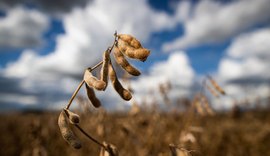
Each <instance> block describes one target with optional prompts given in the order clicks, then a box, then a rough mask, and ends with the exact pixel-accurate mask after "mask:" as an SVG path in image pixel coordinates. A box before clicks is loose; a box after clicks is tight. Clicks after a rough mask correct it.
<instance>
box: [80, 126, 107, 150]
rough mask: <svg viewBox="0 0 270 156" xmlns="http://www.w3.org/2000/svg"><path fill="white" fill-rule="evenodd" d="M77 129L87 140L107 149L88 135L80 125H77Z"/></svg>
mask: <svg viewBox="0 0 270 156" xmlns="http://www.w3.org/2000/svg"><path fill="white" fill-rule="evenodd" d="M75 127H76V128H78V129H79V130H80V131H81V132H82V133H83V134H84V135H85V136H86V137H87V138H89V139H90V140H92V141H93V142H95V143H96V144H98V145H99V146H101V147H103V148H104V149H107V148H106V147H105V146H104V145H103V144H102V143H100V142H99V141H97V140H96V139H94V138H93V137H91V136H90V135H89V134H87V133H86V132H85V131H84V130H83V129H82V128H81V127H80V126H79V125H77V124H75Z"/></svg>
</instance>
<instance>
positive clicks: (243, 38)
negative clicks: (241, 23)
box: [218, 28, 270, 104]
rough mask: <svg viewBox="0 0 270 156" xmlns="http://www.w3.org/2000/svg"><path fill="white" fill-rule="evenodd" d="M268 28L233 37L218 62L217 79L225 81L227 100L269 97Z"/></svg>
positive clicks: (253, 99)
mask: <svg viewBox="0 0 270 156" xmlns="http://www.w3.org/2000/svg"><path fill="white" fill-rule="evenodd" d="M269 41H270V29H269V28H263V29H259V30H256V31H253V32H250V33H246V34H242V35H239V36H238V37H236V38H235V39H234V40H233V42H232V43H231V45H230V46H229V47H228V48H227V50H226V54H227V55H226V56H225V57H224V58H223V59H222V60H221V61H220V64H219V69H218V77H219V79H220V80H221V81H223V82H224V84H225V86H224V88H225V90H226V92H227V93H228V97H227V98H228V99H227V101H230V102H231V104H232V103H233V102H234V99H236V100H238V101H241V100H242V101H243V100H246V99H247V100H248V101H250V102H251V103H252V102H255V101H256V99H257V98H266V97H267V96H269V94H270V90H269V83H270V74H269V73H268V72H267V71H268V70H269V68H270V62H269V58H270V53H269V51H268V50H269V49H270V44H269Z"/></svg>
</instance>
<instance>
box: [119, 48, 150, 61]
mask: <svg viewBox="0 0 270 156" xmlns="http://www.w3.org/2000/svg"><path fill="white" fill-rule="evenodd" d="M123 53H124V54H125V55H127V56H128V57H130V58H133V59H137V60H140V61H142V62H144V61H145V60H146V59H147V57H148V56H149V54H150V50H148V49H145V48H140V49H134V48H132V47H127V48H126V50H125V51H123Z"/></svg>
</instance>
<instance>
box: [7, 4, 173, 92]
mask: <svg viewBox="0 0 270 156" xmlns="http://www.w3.org/2000/svg"><path fill="white" fill-rule="evenodd" d="M172 19H173V17H171V16H170V15H168V14H166V13H164V12H157V11H155V10H153V9H152V8H151V7H150V6H149V4H148V2H147V1H146V0H140V1H137V0H133V1H122V0H117V1H114V2H113V3H112V2H110V1H108V0H96V1H93V2H91V3H89V4H88V5H87V6H86V7H85V8H75V9H74V10H73V11H72V12H71V13H69V14H66V15H64V16H63V26H64V29H65V34H63V35H59V36H58V37H57V41H56V47H55V50H54V51H53V52H52V53H49V54H48V55H45V56H40V55H38V54H35V52H33V51H29V50H25V51H24V52H23V54H22V55H21V57H20V58H19V59H18V60H17V61H16V62H12V63H9V64H8V65H7V67H6V68H5V69H4V75H5V76H7V77H16V78H19V79H23V80H22V81H21V83H23V82H24V84H27V85H23V86H24V88H25V90H27V89H28V90H29V89H30V88H32V89H37V88H38V89H42V88H43V89H45V90H50V88H53V86H54V85H56V84H57V88H65V90H67V91H69V93H71V91H72V90H73V89H75V87H74V86H76V83H77V81H75V80H74V79H75V78H80V77H81V76H82V74H83V71H84V69H85V68H87V67H89V66H93V65H94V64H95V63H97V62H98V61H100V60H101V59H102V53H103V51H105V50H106V49H107V47H108V46H110V44H111V43H112V42H113V38H114V37H113V33H114V31H115V30H117V31H118V32H119V33H127V34H132V35H134V36H135V37H136V38H138V39H139V40H140V41H141V42H142V44H143V45H144V43H145V42H146V41H148V40H149V37H150V35H151V33H153V32H155V31H161V30H165V29H170V28H172V27H173V26H174V25H175V23H174V22H171V21H172ZM153 53H154V52H153ZM71 80H74V81H71ZM62 81H65V82H62ZM25 82H27V83H25ZM31 82H32V83H31ZM66 82H70V84H68V85H67V83H66ZM74 84H75V85H74ZM61 85H64V86H61ZM55 87H56V86H54V88H55ZM71 87H72V89H71ZM57 91H58V90H57ZM55 92H56V91H55ZM59 92H61V90H60V89H59ZM116 96H117V95H116ZM108 97H110V96H108Z"/></svg>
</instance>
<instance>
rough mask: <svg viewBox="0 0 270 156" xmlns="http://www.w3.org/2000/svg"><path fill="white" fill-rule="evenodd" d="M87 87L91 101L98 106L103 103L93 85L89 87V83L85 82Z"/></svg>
mask: <svg viewBox="0 0 270 156" xmlns="http://www.w3.org/2000/svg"><path fill="white" fill-rule="evenodd" d="M85 87H86V92H87V96H88V98H89V100H90V101H91V103H92V105H93V106H94V107H96V108H97V107H100V106H101V103H100V101H99V99H98V98H97V97H96V94H95V91H94V89H93V88H92V87H89V86H88V85H87V84H85Z"/></svg>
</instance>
